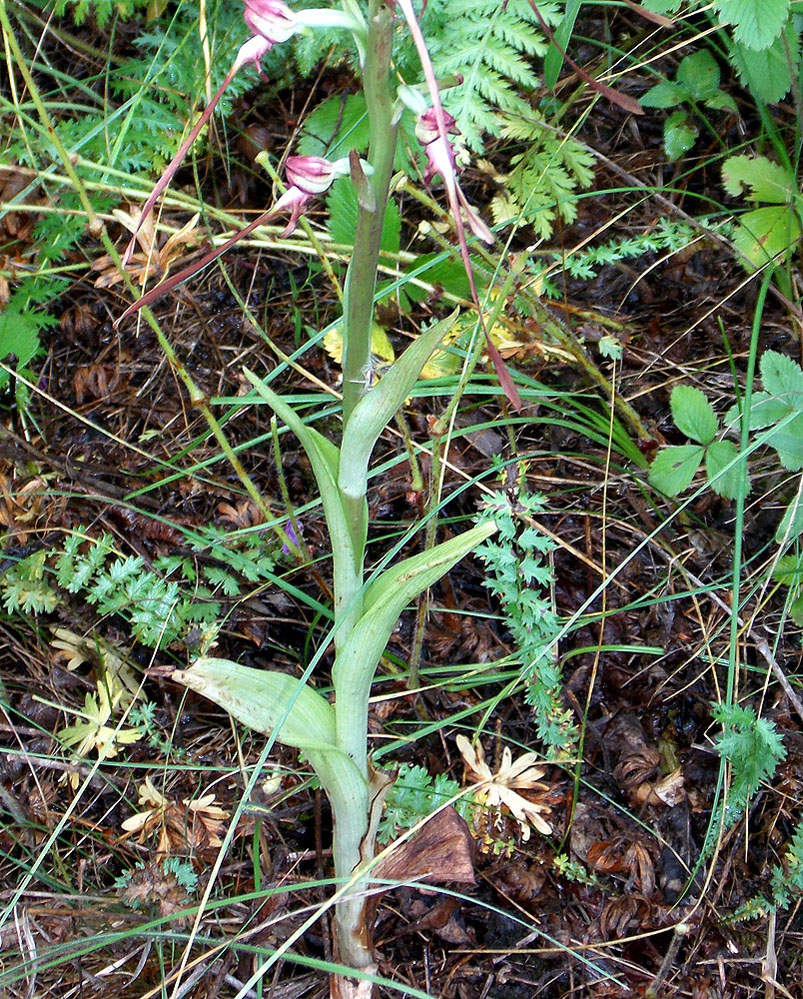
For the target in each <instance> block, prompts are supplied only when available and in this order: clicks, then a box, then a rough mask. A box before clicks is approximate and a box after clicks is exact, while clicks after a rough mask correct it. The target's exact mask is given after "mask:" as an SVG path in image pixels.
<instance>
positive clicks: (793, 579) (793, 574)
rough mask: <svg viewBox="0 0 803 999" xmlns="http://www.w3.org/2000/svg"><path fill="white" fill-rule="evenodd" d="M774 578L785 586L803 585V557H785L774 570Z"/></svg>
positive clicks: (780, 559)
mask: <svg viewBox="0 0 803 999" xmlns="http://www.w3.org/2000/svg"><path fill="white" fill-rule="evenodd" d="M772 578H773V579H774V580H775V581H776V582H778V583H783V585H784V586H800V585H803V555H784V556H783V558H779V559H778V561H777V562H776V564H775V568H774V569H773V570H772Z"/></svg>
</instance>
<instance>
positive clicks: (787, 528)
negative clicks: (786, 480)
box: [775, 494, 803, 545]
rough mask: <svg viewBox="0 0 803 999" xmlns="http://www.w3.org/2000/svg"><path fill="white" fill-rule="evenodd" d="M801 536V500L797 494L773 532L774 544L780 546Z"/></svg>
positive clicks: (802, 521) (802, 531) (802, 513)
mask: <svg viewBox="0 0 803 999" xmlns="http://www.w3.org/2000/svg"><path fill="white" fill-rule="evenodd" d="M801 534H803V499H801V497H800V494H798V495H797V496H796V497H795V498H794V499H793V500H792V502H791V503H790V504H789V506H788V507H787V508H786V511H785V512H784V515H783V517H782V518H781V523H780V524H779V525H778V530H777V531H776V532H775V542H776V544H779V545H782V544H786V543H788V542H791V541H795V540H796V539H797V538H799V537H800V535H801Z"/></svg>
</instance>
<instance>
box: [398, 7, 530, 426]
mask: <svg viewBox="0 0 803 999" xmlns="http://www.w3.org/2000/svg"><path fill="white" fill-rule="evenodd" d="M392 3H393V4H394V5H398V6H399V7H400V8H401V11H402V14H403V15H404V19H405V21H406V22H407V27H408V28H409V29H410V34H411V35H412V37H413V42H414V44H415V47H416V51H417V52H418V57H419V59H420V60H421V67H422V69H423V70H424V79H425V80H426V83H427V89H428V90H429V95H430V97H431V99H432V108H431V111H432V117H431V121H430V124H431V123H432V122H433V121H434V125H435V127H437V130H438V136H439V138H440V140H441V143H442V148H439V149H434V150H433V151H432V152H433V155H438V156H439V157H443V160H442V165H443V167H444V168H445V169H446V171H447V173H446V174H443V173H441V176H442V177H443V179H444V183H445V184H446V191H447V193H448V195H449V203H450V207H451V209H452V215H453V216H454V222H455V228H456V229H457V240H458V243H459V244H460V256H461V258H462V260H463V267H464V268H465V271H466V277H467V278H468V284H469V288H470V289H471V298H472V301H473V302H474V306H475V307H476V309H477V315H478V317H479V321H480V325H481V327H482V330H483V333H484V334H485V343H486V346H487V348H488V354H489V355H490V358H491V361H492V362H493V366H494V370H495V371H496V375H497V378H498V379H499V384H500V385H501V386H502V390H503V391H504V393H505V395H506V396H507V397H508V399H509V400H510V404H511V405H512V406H513V408H514V409H515V410H517V411H519V410H521V408H522V403H521V396H520V395H519V391H518V389H517V388H516V385H515V383H514V381H513V379H512V378H511V376H510V372H509V371H508V369H507V366H506V365H505V362H504V360H503V359H502V355H501V354H500V353H499V349H498V348H497V346H496V344H495V343H494V342H493V340H492V339H491V337H490V336H489V334H488V329H487V327H486V325H485V319H484V317H483V314H482V307H481V306H480V300H479V295H478V294H477V285H476V282H475V280H474V269H473V267H472V266H471V256H470V254H469V252H468V242H467V240H466V230H465V226H464V225H463V216H462V213H461V211H460V208H461V205H462V207H463V209H464V210H467V218H468V221H469V225H470V226H471V227H472V232H476V233H477V235H478V237H479V238H480V239H485V236H484V235H480V228H484V230H485V233H487V236H491V233H490V230H489V229H488V228H487V226H485V223H484V222H482V220H481V219H480V217H479V215H477V214H476V213H475V212H474V211H473V209H470V206H468V202H467V201H466V199H465V197H464V195H463V192H462V191H461V190H460V185H459V184H458V183H457V177H456V175H455V164H454V159H453V156H454V153H453V152H452V151H451V146H450V145H449V136H448V128H449V126H448V124H447V120H446V112H445V111H444V109H443V104H441V95H440V91H439V89H438V80H437V78H436V76H435V70H434V69H433V67H432V60H431V59H430V57H429V51H428V50H427V43H426V42H425V41H424V35H423V34H422V32H421V26H420V25H419V23H418V20H417V18H416V16H415V10H414V9H413V4H412V0H392ZM423 113H424V114H426V112H423ZM430 145H431V144H430ZM435 169H437V170H438V172H440V168H439V167H437V166H436V167H435ZM474 225H477V226H478V229H477V230H475V229H474ZM488 241H489V242H492V241H493V237H492V236H491V239H490V240H488Z"/></svg>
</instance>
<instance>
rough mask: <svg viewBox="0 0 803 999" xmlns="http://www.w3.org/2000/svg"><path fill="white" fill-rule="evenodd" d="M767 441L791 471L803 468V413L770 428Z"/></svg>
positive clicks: (781, 461) (785, 466) (784, 465)
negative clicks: (775, 427) (776, 426)
mask: <svg viewBox="0 0 803 999" xmlns="http://www.w3.org/2000/svg"><path fill="white" fill-rule="evenodd" d="M765 443H766V444H769V446H770V447H771V448H774V449H775V451H776V452H777V454H778V460H779V461H780V463H781V464H782V465H783V467H784V468H786V469H788V470H789V471H790V472H797V471H798V470H799V469H801V468H803V413H801V414H800V415H799V416H796V417H794V418H793V419H792V420H790V421H789V422H788V423H784V424H783V425H782V426H779V427H778V428H777V429H770V430H768V431H767V436H766V440H765Z"/></svg>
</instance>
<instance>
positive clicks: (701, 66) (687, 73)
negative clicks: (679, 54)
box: [675, 49, 719, 101]
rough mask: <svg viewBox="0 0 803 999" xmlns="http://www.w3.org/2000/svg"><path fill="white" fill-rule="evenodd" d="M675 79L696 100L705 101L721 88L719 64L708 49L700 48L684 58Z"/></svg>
mask: <svg viewBox="0 0 803 999" xmlns="http://www.w3.org/2000/svg"><path fill="white" fill-rule="evenodd" d="M675 79H676V80H677V82H678V83H679V84H680V85H681V86H682V87H684V88H685V89H686V90H687V91H688V92H689V94H691V96H692V97H693V98H694V99H695V100H696V101H704V100H706V99H708V98H710V97H712V96H713V95H714V94H715V93H716V92H717V90H718V89H719V65H718V64H717V61H716V59H715V58H714V57H713V56H712V55H711V53H710V51H709V50H708V49H700V51H699V52H692V53H691V55H687V56H686V57H685V58H684V59H683V60H682V62H681V63H680V65H679V66H678V71H677V75H676V77H675Z"/></svg>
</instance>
